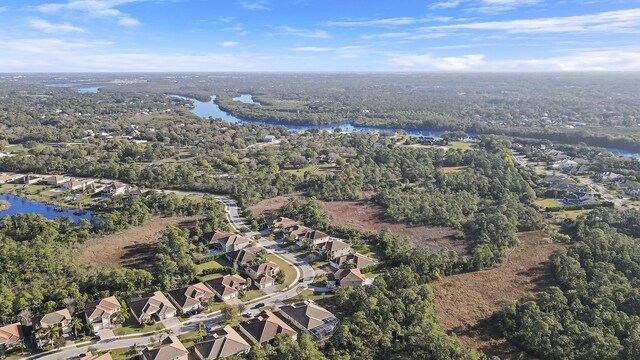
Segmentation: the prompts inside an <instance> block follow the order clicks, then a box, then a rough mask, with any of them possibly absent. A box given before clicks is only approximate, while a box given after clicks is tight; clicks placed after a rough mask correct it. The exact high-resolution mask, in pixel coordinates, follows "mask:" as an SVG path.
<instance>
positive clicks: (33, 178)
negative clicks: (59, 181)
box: [21, 174, 42, 185]
mask: <svg viewBox="0 0 640 360" xmlns="http://www.w3.org/2000/svg"><path fill="white" fill-rule="evenodd" d="M40 181H42V176H40V175H33V174H29V175H26V176H25V177H24V178H22V181H21V182H22V183H23V184H25V185H33V184H37V183H39V182H40Z"/></svg>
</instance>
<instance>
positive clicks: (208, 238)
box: [202, 231, 251, 252]
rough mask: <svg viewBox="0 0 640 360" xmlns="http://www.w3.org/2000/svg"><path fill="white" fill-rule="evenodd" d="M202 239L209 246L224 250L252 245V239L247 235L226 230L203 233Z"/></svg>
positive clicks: (234, 249) (233, 249) (239, 248)
mask: <svg viewBox="0 0 640 360" xmlns="http://www.w3.org/2000/svg"><path fill="white" fill-rule="evenodd" d="M202 239H203V240H204V241H205V242H206V243H207V244H209V246H211V247H213V248H214V249H216V250H220V251H222V252H230V251H238V250H241V249H244V248H246V247H247V246H249V245H251V240H249V239H247V238H246V237H242V236H239V235H236V234H232V233H228V232H224V231H215V232H212V233H206V234H203V235H202Z"/></svg>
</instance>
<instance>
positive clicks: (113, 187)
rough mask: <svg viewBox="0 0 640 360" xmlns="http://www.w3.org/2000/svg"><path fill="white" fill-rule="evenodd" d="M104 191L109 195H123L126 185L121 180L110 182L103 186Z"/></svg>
mask: <svg viewBox="0 0 640 360" xmlns="http://www.w3.org/2000/svg"><path fill="white" fill-rule="evenodd" d="M104 191H105V192H106V193H107V195H109V196H118V195H123V194H124V193H125V191H127V185H126V184H123V183H121V182H117V181H116V182H112V183H111V184H109V185H107V186H106V187H105V188H104Z"/></svg>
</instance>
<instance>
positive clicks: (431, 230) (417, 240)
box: [323, 200, 467, 254]
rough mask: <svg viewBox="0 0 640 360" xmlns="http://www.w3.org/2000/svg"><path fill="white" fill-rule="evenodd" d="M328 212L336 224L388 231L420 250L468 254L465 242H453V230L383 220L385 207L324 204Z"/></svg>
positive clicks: (363, 203)
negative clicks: (445, 249)
mask: <svg viewBox="0 0 640 360" xmlns="http://www.w3.org/2000/svg"><path fill="white" fill-rule="evenodd" d="M323 204H324V208H325V210H326V211H327V212H328V213H329V214H330V215H331V217H332V218H333V221H334V222H335V224H337V225H341V226H349V227H352V228H355V229H360V230H373V231H376V232H379V231H382V230H384V229H389V231H391V233H393V234H395V235H400V236H405V237H407V238H409V239H410V240H411V241H412V242H413V243H414V244H416V245H417V246H419V247H427V248H429V249H432V250H442V249H444V248H449V249H451V250H454V251H456V252H457V253H458V254H465V253H466V252H467V249H466V244H465V242H464V240H453V239H452V235H453V232H454V231H453V229H450V228H446V227H436V226H411V225H406V224H394V223H390V222H387V221H384V220H382V218H381V217H382V212H383V209H382V207H380V206H378V205H376V204H373V203H370V202H368V201H366V200H362V201H332V202H324V203H323Z"/></svg>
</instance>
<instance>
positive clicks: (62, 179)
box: [42, 175, 71, 186]
mask: <svg viewBox="0 0 640 360" xmlns="http://www.w3.org/2000/svg"><path fill="white" fill-rule="evenodd" d="M69 181H71V178H69V177H66V176H62V175H53V176H48V177H45V178H44V179H43V180H42V182H43V183H45V184H47V185H53V186H60V185H62V184H64V183H66V182H69Z"/></svg>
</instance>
